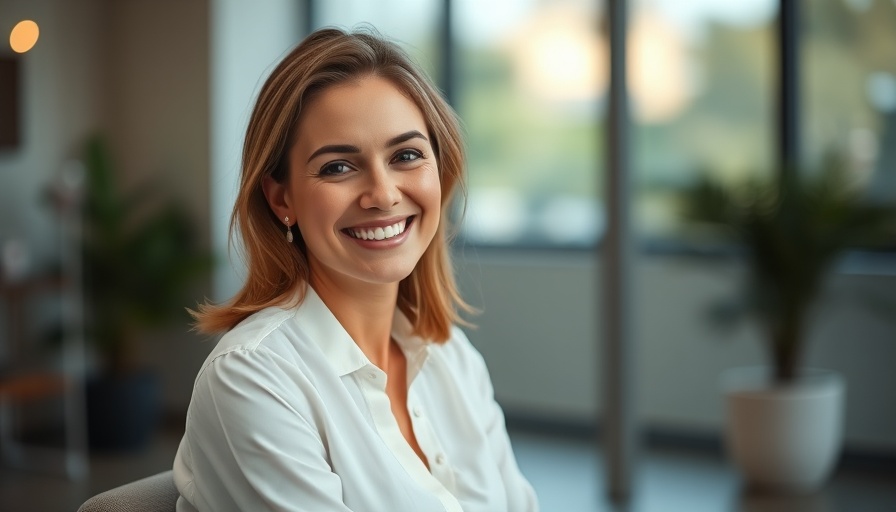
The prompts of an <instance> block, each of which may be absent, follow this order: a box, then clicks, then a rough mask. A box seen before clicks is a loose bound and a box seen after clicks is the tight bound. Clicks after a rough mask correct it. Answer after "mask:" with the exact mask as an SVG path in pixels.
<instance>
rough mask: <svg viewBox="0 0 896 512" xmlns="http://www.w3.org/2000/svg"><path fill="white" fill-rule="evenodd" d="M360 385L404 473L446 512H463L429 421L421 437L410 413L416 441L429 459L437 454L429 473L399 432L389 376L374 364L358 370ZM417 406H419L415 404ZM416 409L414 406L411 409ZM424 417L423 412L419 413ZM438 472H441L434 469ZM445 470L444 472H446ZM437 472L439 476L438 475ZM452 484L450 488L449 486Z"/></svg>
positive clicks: (451, 477)
mask: <svg viewBox="0 0 896 512" xmlns="http://www.w3.org/2000/svg"><path fill="white" fill-rule="evenodd" d="M356 375H357V376H358V380H359V382H358V384H359V387H360V388H361V392H362V394H363V395H364V399H365V400H366V401H367V405H368V407H369V409H370V415H371V417H372V418H373V423H374V426H375V427H376V429H377V431H378V432H379V434H380V438H381V439H382V440H383V441H384V442H385V443H386V446H387V447H388V449H389V451H391V452H392V454H393V455H394V456H395V458H396V459H398V462H399V463H400V464H401V465H402V467H404V469H405V471H407V472H408V474H409V475H410V476H411V477H412V478H413V479H414V480H415V481H417V483H418V484H420V485H421V486H423V487H424V488H425V489H427V490H428V491H429V492H431V493H432V494H434V495H435V496H436V497H437V498H438V499H439V501H440V502H441V503H442V504H443V505H444V506H445V510H446V511H447V512H463V510H462V509H461V507H460V504H459V503H458V501H457V499H456V498H455V497H454V495H453V494H452V491H453V487H454V486H453V481H454V479H453V475H451V472H450V470H449V469H448V460H447V457H446V456H445V454H444V451H443V450H442V449H441V445H439V443H438V440H437V439H436V437H435V435H434V433H433V432H432V428H431V426H429V425H428V421H426V425H427V426H426V427H421V428H420V430H419V432H420V433H421V434H418V428H417V425H416V424H415V421H417V418H415V417H414V414H413V411H412V412H411V418H412V419H411V423H412V427H413V429H414V435H415V436H418V438H417V441H418V443H420V444H421V449H422V450H423V453H424V454H425V455H426V456H427V459H428V460H429V458H430V453H435V457H434V458H433V461H432V462H430V467H431V469H430V470H427V468H426V466H425V465H424V464H423V461H421V460H420V458H419V457H418V456H417V454H416V453H414V450H413V449H411V447H410V445H409V444H408V443H407V440H406V439H405V438H404V435H402V433H401V430H400V429H399V428H398V422H397V421H395V416H393V414H392V408H391V405H390V403H389V397H388V395H387V394H386V374H385V373H383V371H382V370H380V369H379V368H377V367H376V366H374V365H372V364H368V365H367V366H366V367H364V368H362V369H361V370H359V372H357V373H356ZM415 404H416V402H415ZM411 407H413V406H411ZM419 410H420V412H421V418H423V415H422V409H419ZM421 435H422V437H424V438H425V439H426V441H425V443H426V444H425V445H424V442H423V441H421V439H420V436H421ZM425 446H429V447H431V448H432V447H434V450H432V451H427V448H426V447H425ZM435 468H438V469H435ZM443 468H444V469H443ZM437 472H438V475H437V474H436V473H437ZM446 482H451V485H450V486H449V485H446Z"/></svg>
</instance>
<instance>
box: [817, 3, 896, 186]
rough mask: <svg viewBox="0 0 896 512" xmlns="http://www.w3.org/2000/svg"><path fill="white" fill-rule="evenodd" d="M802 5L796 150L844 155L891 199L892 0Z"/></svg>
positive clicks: (895, 94) (895, 131) (895, 98)
mask: <svg viewBox="0 0 896 512" xmlns="http://www.w3.org/2000/svg"><path fill="white" fill-rule="evenodd" d="M800 6H801V7H802V13H801V15H802V21H803V27H802V37H803V39H802V44H803V52H802V56H803V66H802V70H801V71H802V73H803V75H802V90H803V101H802V105H801V106H802V109H803V110H802V112H803V116H802V119H801V127H802V130H803V132H802V135H803V138H802V142H803V154H802V158H803V160H804V161H806V162H807V163H809V164H812V163H813V162H817V161H818V160H819V159H820V158H821V157H823V156H824V155H825V154H826V153H827V152H829V151H835V152H838V153H839V154H841V155H842V156H844V157H845V158H846V160H847V163H848V164H849V166H850V171H851V172H852V173H853V174H854V175H855V176H856V177H857V178H858V180H859V181H860V182H863V183H865V184H867V185H868V186H869V188H868V190H870V191H871V192H872V194H875V195H876V197H874V199H882V200H889V201H893V200H896V30H894V27H896V3H894V2H881V1H873V0H840V1H827V2H815V1H811V0H804V1H803V2H801V4H800Z"/></svg>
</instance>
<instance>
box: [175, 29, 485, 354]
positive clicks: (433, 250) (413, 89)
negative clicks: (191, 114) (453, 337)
mask: <svg viewBox="0 0 896 512" xmlns="http://www.w3.org/2000/svg"><path fill="white" fill-rule="evenodd" d="M364 75H376V76H380V77H383V78H386V79H388V80H391V81H392V82H393V83H394V84H395V85H396V86H397V87H398V88H399V89H401V90H402V92H403V93H404V94H406V95H408V97H410V98H411V99H412V100H413V101H414V103H415V104H416V105H417V107H418V108H419V109H420V110H421V111H422V112H423V116H424V118H425V119H426V123H427V128H428V129H429V131H430V135H431V139H432V145H433V150H434V152H435V158H436V162H437V164H438V169H439V181H440V183H441V190H442V199H441V201H442V203H441V208H442V215H441V220H440V221H439V227H438V231H437V233H436V236H435V237H434V238H433V241H432V242H431V243H430V245H429V247H428V248H427V249H426V251H425V252H424V253H423V256H422V257H421V258H420V261H419V262H418V263H417V266H416V267H415V268H414V270H413V271H412V272H411V274H410V275H409V276H408V277H407V278H405V279H404V280H402V281H401V283H400V284H399V292H398V303H397V307H398V308H400V309H401V311H402V312H403V313H404V314H405V315H406V316H407V317H408V319H409V320H410V321H411V323H412V324H413V325H414V329H415V333H416V334H417V335H418V336H420V337H422V338H424V339H429V340H432V341H436V342H443V341H446V340H447V339H448V338H449V336H450V329H451V325H452V324H453V323H457V322H462V321H461V319H460V318H459V315H458V309H463V310H465V311H470V310H471V308H470V307H469V305H467V303H465V302H464V301H463V299H462V298H461V297H460V294H459V293H458V290H457V284H456V282H455V279H454V272H453V268H452V265H451V260H450V254H449V248H448V237H449V234H450V233H449V228H448V226H447V223H448V222H449V221H448V209H449V208H450V206H451V198H452V193H453V191H454V189H455V187H456V186H457V185H460V186H461V187H463V177H464V176H463V175H464V150H463V144H462V140H461V132H460V126H459V123H458V120H457V117H456V115H455V113H454V111H453V110H452V109H451V107H450V106H449V105H448V104H447V102H445V100H444V99H443V98H442V96H441V95H440V94H439V92H438V90H437V89H436V88H435V87H434V86H433V85H432V83H431V82H430V81H429V79H428V78H427V77H426V75H425V74H424V73H423V72H422V71H420V70H419V69H418V68H417V66H415V64H414V63H413V62H412V61H411V59H410V58H409V57H408V56H407V55H406V54H405V53H404V52H403V51H402V50H401V49H400V48H399V47H398V45H396V44H395V43H393V42H391V41H388V40H386V39H384V38H383V37H382V36H380V35H378V34H376V33H375V32H373V31H371V30H366V31H363V32H345V31H342V30H339V29H333V28H328V29H322V30H318V31H316V32H314V33H312V34H311V35H310V36H308V37H307V38H306V39H305V40H304V41H302V43H301V44H299V45H298V46H297V47H296V48H295V49H293V50H292V51H291V52H290V53H289V54H288V55H287V56H286V57H285V58H284V59H283V60H282V61H281V62H280V63H279V64H278V65H277V67H276V68H275V69H274V71H273V72H272V73H271V75H270V76H269V77H268V79H267V80H266V81H265V83H264V86H263V87H262V88H261V91H260V93H259V95H258V100H257V101H256V103H255V108H254V109H253V111H252V116H251V118H250V119H249V126H248V128H247V130H246V139H245V143H244V144H243V157H242V158H243V161H242V172H241V176H240V187H239V192H238V195H237V199H236V203H235V204H234V207H233V214H232V216H231V219H230V241H231V244H232V242H233V236H234V235H235V234H237V233H238V234H239V235H240V236H241V238H242V242H243V256H244V258H245V259H246V264H247V267H248V275H247V277H246V282H245V283H244V285H243V287H242V289H241V290H240V291H239V292H238V293H237V294H236V295H235V296H234V297H233V298H232V299H231V300H230V301H228V302H227V303H224V304H203V305H200V307H199V311H198V312H195V311H194V312H191V313H192V314H193V316H194V318H195V320H196V328H197V330H199V331H200V332H204V333H218V332H224V331H227V330H230V329H232V328H233V327H234V326H236V325H237V324H238V323H239V322H241V321H242V320H243V319H245V318H246V317H248V316H249V315H251V314H253V313H255V312H257V311H259V310H261V309H264V308H266V307H269V306H284V305H295V304H296V300H298V301H299V302H300V301H301V300H303V299H304V291H305V286H306V284H307V283H308V281H309V277H310V276H309V272H310V270H309V266H308V259H307V256H306V248H305V245H304V241H303V240H302V239H301V235H299V237H297V238H298V240H296V243H295V244H289V243H286V241H285V240H284V228H283V225H282V223H281V222H280V219H278V218H276V217H275V215H274V213H273V212H272V211H271V209H270V207H269V205H268V202H267V200H266V199H265V196H264V193H263V191H262V182H263V181H264V178H265V177H266V176H271V177H273V178H274V179H275V180H276V181H278V182H281V183H282V182H283V181H284V180H287V179H288V157H287V154H288V151H289V148H290V147H291V145H292V143H293V142H294V141H295V140H296V136H297V134H296V133H295V130H296V126H297V124H298V120H299V116H300V115H301V113H302V107H303V105H305V104H307V102H308V101H309V100H310V99H312V98H313V96H314V95H316V94H318V93H320V91H322V90H323V89H325V88H327V87H330V86H333V85H335V84H339V83H343V82H345V81H347V80H352V79H356V78H358V77H360V76H364Z"/></svg>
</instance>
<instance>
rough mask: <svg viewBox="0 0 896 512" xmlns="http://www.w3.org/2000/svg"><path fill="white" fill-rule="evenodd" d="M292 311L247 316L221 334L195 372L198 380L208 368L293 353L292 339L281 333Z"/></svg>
mask: <svg viewBox="0 0 896 512" xmlns="http://www.w3.org/2000/svg"><path fill="white" fill-rule="evenodd" d="M294 315H295V311H294V310H288V309H283V308H279V307H269V308H265V309H262V310H260V311H258V312H256V313H253V314H252V315H249V316H248V317H246V319H244V320H243V321H242V322H240V323H239V324H237V325H236V326H235V327H234V328H233V329H231V330H229V331H227V332H226V333H224V334H223V335H222V336H221V337H220V338H219V339H218V341H217V343H216V344H215V346H214V348H213V349H212V350H211V352H209V355H208V357H207V358H206V360H205V362H204V363H203V365H202V367H201V368H200V371H199V376H200V377H201V376H202V374H203V373H205V372H206V371H207V370H208V369H209V368H210V367H214V366H222V365H228V364H232V363H235V362H237V360H240V363H242V364H245V363H246V362H247V361H252V360H261V359H263V360H268V359H270V358H271V356H279V357H281V358H282V357H285V356H290V355H292V354H295V353H296V352H297V350H296V347H295V346H294V345H293V343H294V340H292V339H290V337H288V336H286V335H285V333H284V330H285V329H286V328H287V324H288V322H289V320H290V319H291V318H292V317H293V316H294Z"/></svg>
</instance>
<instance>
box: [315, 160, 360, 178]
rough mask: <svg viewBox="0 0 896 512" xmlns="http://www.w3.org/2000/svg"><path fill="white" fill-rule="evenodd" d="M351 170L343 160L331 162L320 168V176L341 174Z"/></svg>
mask: <svg viewBox="0 0 896 512" xmlns="http://www.w3.org/2000/svg"><path fill="white" fill-rule="evenodd" d="M350 170H352V168H351V167H349V165H348V164H346V163H345V162H331V163H329V164H327V165H325V166H323V167H321V168H320V173H318V174H319V175H320V176H341V175H343V174H345V173H347V172H349V171H350Z"/></svg>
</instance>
